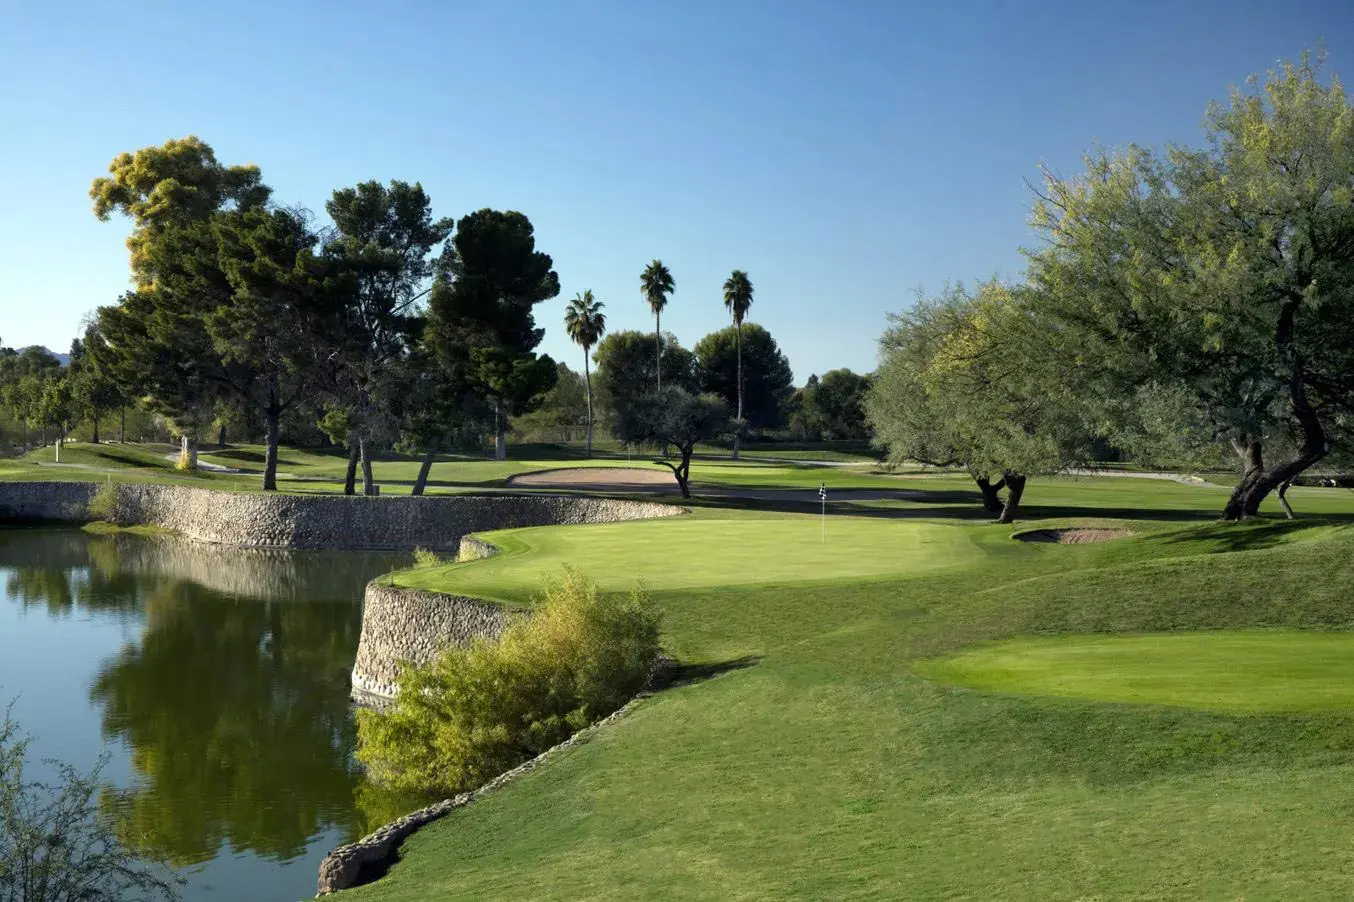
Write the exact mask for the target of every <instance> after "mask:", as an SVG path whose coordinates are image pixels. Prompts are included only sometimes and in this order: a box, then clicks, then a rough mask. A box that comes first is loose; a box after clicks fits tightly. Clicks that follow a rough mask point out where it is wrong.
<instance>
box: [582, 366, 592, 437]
mask: <svg viewBox="0 0 1354 902" xmlns="http://www.w3.org/2000/svg"><path fill="white" fill-rule="evenodd" d="M583 385H584V386H585V387H586V388H587V390H588V457H592V373H591V372H589V370H588V348H587V346H586V345H584V347H583Z"/></svg>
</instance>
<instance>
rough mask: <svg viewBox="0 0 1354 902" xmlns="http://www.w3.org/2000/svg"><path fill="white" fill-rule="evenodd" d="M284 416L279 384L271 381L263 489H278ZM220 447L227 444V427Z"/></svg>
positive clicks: (266, 410)
mask: <svg viewBox="0 0 1354 902" xmlns="http://www.w3.org/2000/svg"><path fill="white" fill-rule="evenodd" d="M281 416H282V406H281V405H280V404H279V403H278V401H277V386H276V384H275V383H272V382H270V384H269V386H268V406H267V407H265V408H264V410H263V440H264V444H265V445H266V446H267V447H266V448H265V450H264V453H263V490H264V491H265V492H276V491H277V445H278V442H279V441H280V436H279V434H278V420H279V419H281ZM217 438H219V439H220V441H219V442H218V443H217V444H218V445H219V446H220V447H222V448H224V447H225V446H226V427H225V426H222V427H221V432H220V433H219V435H218V436H217Z"/></svg>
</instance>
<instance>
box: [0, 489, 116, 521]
mask: <svg viewBox="0 0 1354 902" xmlns="http://www.w3.org/2000/svg"><path fill="white" fill-rule="evenodd" d="M98 490H99V486H98V484H97V483H93V482H0V523H5V522H26V521H56V522H63V523H84V522H85V521H87V520H89V519H91V518H90V516H89V502H90V501H91V500H93V498H94V494H95V493H96V492H98Z"/></svg>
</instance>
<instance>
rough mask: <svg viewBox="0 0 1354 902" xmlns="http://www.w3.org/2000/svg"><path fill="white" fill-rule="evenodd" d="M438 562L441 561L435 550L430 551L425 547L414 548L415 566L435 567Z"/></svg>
mask: <svg viewBox="0 0 1354 902" xmlns="http://www.w3.org/2000/svg"><path fill="white" fill-rule="evenodd" d="M440 563H442V558H441V557H440V556H439V555H438V553H437V552H436V551H431V550H429V549H427V548H415V549H414V566H415V567H436V566H437V565H438V564H440Z"/></svg>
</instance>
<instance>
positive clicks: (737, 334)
mask: <svg viewBox="0 0 1354 902" xmlns="http://www.w3.org/2000/svg"><path fill="white" fill-rule="evenodd" d="M733 342H734V345H735V347H736V348H737V350H738V423H737V425H736V426H735V427H734V430H733V459H734V460H737V459H738V452H739V451H740V450H741V449H742V446H743V324H742V323H734V329H733Z"/></svg>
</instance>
